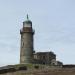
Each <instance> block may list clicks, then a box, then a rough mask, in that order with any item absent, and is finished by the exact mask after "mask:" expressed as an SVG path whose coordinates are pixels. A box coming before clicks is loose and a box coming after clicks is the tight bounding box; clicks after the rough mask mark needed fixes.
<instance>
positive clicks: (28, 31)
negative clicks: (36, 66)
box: [20, 15, 34, 64]
mask: <svg viewBox="0 0 75 75" xmlns="http://www.w3.org/2000/svg"><path fill="white" fill-rule="evenodd" d="M20 34H21V47H20V63H21V64H29V63H32V62H33V52H34V47H33V46H34V45H33V35H34V30H33V28H32V21H31V20H29V17H28V15H27V20H26V21H24V22H23V27H22V29H21V30H20Z"/></svg>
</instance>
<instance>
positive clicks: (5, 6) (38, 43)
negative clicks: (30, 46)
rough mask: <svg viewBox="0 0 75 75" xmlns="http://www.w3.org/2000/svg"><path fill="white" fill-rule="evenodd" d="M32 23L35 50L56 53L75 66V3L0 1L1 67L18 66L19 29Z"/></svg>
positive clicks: (69, 0)
mask: <svg viewBox="0 0 75 75" xmlns="http://www.w3.org/2000/svg"><path fill="white" fill-rule="evenodd" d="M27 14H29V19H30V20H31V21H32V23H33V29H34V30H35V35H34V50H35V51H36V52H39V51H43V52H45V51H53V52H54V53H55V54H56V55H57V60H59V61H61V62H63V63H64V64H75V60H74V58H75V0H0V66H4V65H11V64H19V63H20V62H19V60H20V40H21V38H20V29H21V28H22V26H23V21H25V20H26V15H27Z"/></svg>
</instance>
